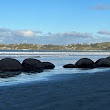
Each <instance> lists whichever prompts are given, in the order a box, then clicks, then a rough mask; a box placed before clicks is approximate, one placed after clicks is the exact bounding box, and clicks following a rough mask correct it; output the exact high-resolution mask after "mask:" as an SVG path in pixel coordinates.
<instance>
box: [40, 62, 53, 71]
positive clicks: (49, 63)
mask: <svg viewBox="0 0 110 110" xmlns="http://www.w3.org/2000/svg"><path fill="white" fill-rule="evenodd" d="M42 63H43V64H44V68H45V69H54V68H55V65H54V64H53V63H51V62H42Z"/></svg>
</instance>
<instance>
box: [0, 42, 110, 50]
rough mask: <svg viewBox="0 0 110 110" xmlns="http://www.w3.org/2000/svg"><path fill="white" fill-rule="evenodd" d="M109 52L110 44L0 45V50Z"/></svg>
mask: <svg viewBox="0 0 110 110" xmlns="http://www.w3.org/2000/svg"><path fill="white" fill-rule="evenodd" d="M22 49H29V50H110V42H103V43H94V44H92V43H91V44H70V45H52V44H49V45H40V44H26V43H24V44H0V50H22Z"/></svg>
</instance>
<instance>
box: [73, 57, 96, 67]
mask: <svg viewBox="0 0 110 110" xmlns="http://www.w3.org/2000/svg"><path fill="white" fill-rule="evenodd" d="M75 65H76V67H77V68H94V62H93V61H92V60H91V59H89V58H81V59H79V60H78V61H77V62H76V63H75Z"/></svg>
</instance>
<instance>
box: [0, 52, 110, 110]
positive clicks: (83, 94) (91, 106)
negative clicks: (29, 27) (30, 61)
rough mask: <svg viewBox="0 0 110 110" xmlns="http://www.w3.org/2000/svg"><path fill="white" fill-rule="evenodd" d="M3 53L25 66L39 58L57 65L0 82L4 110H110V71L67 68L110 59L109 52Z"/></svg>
mask: <svg viewBox="0 0 110 110" xmlns="http://www.w3.org/2000/svg"><path fill="white" fill-rule="evenodd" d="M14 52H15V53H13V52H11V54H10V52H9V53H7V51H5V53H3V52H1V53H0V58H4V57H11V58H16V59H17V60H19V61H20V62H22V61H23V60H24V59H25V58H28V57H31V58H37V59H39V60H41V61H49V62H52V63H53V64H55V66H56V67H55V69H53V70H45V71H44V72H42V73H37V74H30V75H27V74H25V73H22V74H21V75H18V76H16V77H11V78H0V110H110V68H95V69H77V68H73V69H72V68H70V69H66V68H63V65H64V64H68V63H73V64H74V63H75V62H76V61H77V60H79V59H80V58H84V57H86V58H91V59H92V60H93V61H96V60H97V59H99V58H105V57H107V56H110V53H109V52H101V53H100V52H76V53H75V52H65V53H64V52H63V53H62V52H61V53H60V52H52V53H50V52H49V53H48V52H43V53H41V52H40V53H39V52H37V53H34V54H33V53H32V52H29V51H28V53H27V51H25V52H24V51H23V52H24V53H22V52H21V51H20V52H16V51H14Z"/></svg>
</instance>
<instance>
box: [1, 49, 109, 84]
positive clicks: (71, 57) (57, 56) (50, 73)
mask: <svg viewBox="0 0 110 110" xmlns="http://www.w3.org/2000/svg"><path fill="white" fill-rule="evenodd" d="M107 56H110V52H106V51H36V50H0V59H2V58H6V57H10V58H15V59H17V60H19V61H20V62H21V63H22V61H23V60H24V59H25V58H35V59H38V60H40V61H49V62H52V63H53V64H54V65H55V69H53V70H45V71H44V72H42V73H36V74H26V73H22V74H20V75H18V76H16V77H11V78H0V86H6V85H13V84H20V83H27V82H32V81H38V82H43V81H55V80H56V81H58V80H67V79H68V78H70V77H71V76H70V75H72V77H74V78H76V77H79V76H82V75H84V74H86V75H92V74H94V73H98V72H102V71H105V72H107V71H109V68H95V69H86V70H85V69H77V68H73V69H65V68H63V65H65V64H68V63H73V64H75V62H76V61H77V60H79V59H80V58H90V59H92V60H93V61H96V60H97V59H99V58H106V57H107ZM91 73H92V74H91ZM65 76H66V77H65Z"/></svg>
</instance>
